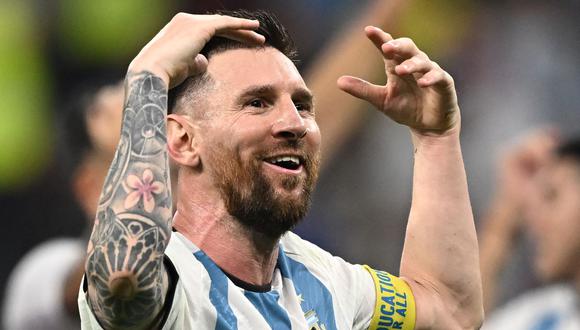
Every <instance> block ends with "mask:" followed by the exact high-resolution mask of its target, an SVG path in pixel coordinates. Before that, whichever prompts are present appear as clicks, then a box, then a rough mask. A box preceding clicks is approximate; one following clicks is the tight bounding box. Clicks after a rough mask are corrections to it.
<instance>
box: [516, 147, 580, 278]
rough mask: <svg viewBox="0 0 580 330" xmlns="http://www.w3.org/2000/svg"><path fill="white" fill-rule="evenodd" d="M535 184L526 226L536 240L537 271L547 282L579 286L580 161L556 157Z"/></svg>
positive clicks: (535, 258)
mask: <svg viewBox="0 0 580 330" xmlns="http://www.w3.org/2000/svg"><path fill="white" fill-rule="evenodd" d="M534 184H535V185H536V189H537V190H536V191H535V193H534V194H532V196H531V198H530V200H529V201H528V203H529V204H528V205H527V209H528V214H527V217H526V219H527V221H526V225H527V227H528V229H529V231H530V234H531V235H532V237H533V239H534V241H535V242H536V251H535V252H536V253H535V257H534V265H535V269H536V272H537V274H538V275H539V276H540V278H541V279H542V280H544V281H546V282H551V281H557V280H568V281H570V280H571V281H573V282H575V284H576V287H577V288H580V258H578V256H579V255H580V221H579V220H580V205H579V204H578V200H580V164H578V161H577V160H574V159H568V158H563V159H562V158H560V159H557V160H555V161H554V162H553V163H551V164H549V165H548V166H547V167H546V168H544V169H543V170H542V171H541V173H539V174H538V177H537V179H536V181H535V182H534Z"/></svg>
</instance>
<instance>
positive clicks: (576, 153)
mask: <svg viewBox="0 0 580 330" xmlns="http://www.w3.org/2000/svg"><path fill="white" fill-rule="evenodd" d="M556 155H557V156H558V157H559V158H567V159H573V160H574V161H576V162H578V163H579V164H580V136H578V137H575V138H572V139H569V140H566V141H565V142H563V143H562V144H560V145H559V146H558V148H556Z"/></svg>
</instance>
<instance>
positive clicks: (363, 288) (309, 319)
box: [79, 232, 415, 330]
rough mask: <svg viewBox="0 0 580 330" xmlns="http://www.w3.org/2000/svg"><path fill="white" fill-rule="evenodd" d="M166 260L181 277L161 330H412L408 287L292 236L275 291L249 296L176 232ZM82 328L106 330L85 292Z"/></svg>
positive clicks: (283, 250) (283, 245)
mask: <svg viewBox="0 0 580 330" xmlns="http://www.w3.org/2000/svg"><path fill="white" fill-rule="evenodd" d="M165 253H166V255H167V257H168V258H169V260H170V261H171V262H172V263H173V265H174V267H175V269H176V271H177V274H178V276H179V278H178V280H177V283H176V286H175V292H174V294H173V301H172V302H171V309H170V311H169V314H168V316H167V318H166V320H165V323H164V325H163V329H216V330H225V329H227V330H229V329H275V330H278V329H324V330H333V329H369V328H372V329H385V330H386V329H413V327H414V318H415V306H414V301H413V297H412V294H411V291H410V289H409V287H408V286H407V285H406V283H404V282H403V281H402V280H400V279H398V278H397V277H394V276H392V275H390V274H388V273H385V272H380V271H374V270H372V269H371V268H369V267H366V266H361V265H353V264H350V263H347V262H345V261H344V260H342V259H341V258H338V257H334V256H332V255H330V254H329V253H328V252H326V251H324V250H322V249H320V248H319V247H317V246H315V245H313V244H311V243H309V242H307V241H304V240H302V239H301V238H299V237H298V236H297V235H295V234H293V233H287V234H286V235H284V236H283V237H282V239H281V242H280V251H279V254H278V261H277V265H276V268H275V271H274V276H273V279H272V284H271V289H270V290H269V291H266V292H257V291H250V290H245V289H243V288H241V287H239V286H237V285H236V284H234V282H232V280H231V279H230V278H228V276H227V274H225V273H224V272H223V271H222V270H221V269H220V268H219V267H218V266H217V265H216V264H215V263H214V262H213V261H212V260H211V259H210V258H209V257H208V256H207V255H206V254H205V253H204V252H203V251H202V250H200V249H199V248H197V247H196V246H195V245H194V244H193V243H191V242H190V241H189V240H188V239H187V238H185V237H184V236H183V235H181V234H180V233H175V232H174V233H173V234H172V237H171V240H170V242H169V245H168V247H167V250H166V252H165ZM79 309H80V313H81V321H82V328H83V329H90V330H92V329H102V328H101V327H100V325H99V324H98V322H97V320H96V318H95V316H94V315H93V313H92V312H91V309H90V306H89V304H88V301H87V298H86V293H85V292H84V290H83V289H82V288H81V291H80V293H79Z"/></svg>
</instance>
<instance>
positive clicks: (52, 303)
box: [2, 84, 124, 330]
mask: <svg viewBox="0 0 580 330" xmlns="http://www.w3.org/2000/svg"><path fill="white" fill-rule="evenodd" d="M123 95H124V94H123V87H122V85H121V84H117V85H110V86H105V87H102V88H100V89H99V90H98V91H97V92H96V93H93V94H89V95H88V96H87V97H85V98H81V100H80V102H78V104H76V105H75V106H73V107H71V108H70V109H68V111H67V113H66V114H65V116H64V118H63V121H62V123H63V127H62V129H63V130H64V131H63V133H64V139H65V141H64V142H65V143H66V145H67V149H68V153H67V155H68V156H69V157H68V158H70V159H68V163H70V164H71V168H70V173H71V176H72V179H71V190H72V191H73V194H74V196H75V197H76V199H77V202H78V203H79V204H80V205H81V207H82V209H83V210H84V212H85V213H86V220H87V228H90V227H91V226H92V219H93V218H94V215H95V213H96V207H97V202H98V198H99V194H100V191H101V187H102V185H103V181H104V179H105V176H106V174H107V170H108V167H109V164H110V162H111V160H112V159H113V155H114V152H115V148H116V145H117V142H118V140H119V132H120V129H121V128H120V127H121V111H122V108H123ZM87 240H88V233H87V235H85V236H84V237H79V238H59V239H53V240H51V241H48V242H46V243H43V244H41V245H39V246H38V247H36V248H35V249H33V250H32V251H30V252H29V253H28V254H27V255H26V256H25V257H24V258H23V259H22V260H21V261H20V262H19V263H18V265H17V266H16V267H15V268H14V270H13V272H12V274H11V276H10V279H9V281H8V286H7V291H6V296H5V300H4V306H3V311H2V314H3V315H2V319H3V322H4V324H3V326H4V328H5V329H7V330H20V329H22V330H32V329H43V330H50V329H55V330H56V329H59V330H66V329H78V328H79V323H80V319H79V316H78V306H77V301H76V300H77V294H78V287H79V285H80V281H81V278H82V276H83V273H84V255H85V253H86V252H85V250H86V242H87Z"/></svg>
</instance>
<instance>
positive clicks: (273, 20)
mask: <svg viewBox="0 0 580 330" xmlns="http://www.w3.org/2000/svg"><path fill="white" fill-rule="evenodd" d="M208 14H212V13H208ZM213 14H219V15H227V16H232V17H239V18H246V19H252V20H257V21H258V22H260V27H259V28H258V29H256V32H257V33H259V34H261V35H263V36H264V37H265V39H266V40H265V42H264V44H263V45H258V46H256V45H250V44H246V43H243V42H240V41H236V40H232V39H228V38H224V37H219V36H214V37H213V38H211V39H210V41H209V42H208V43H206V45H205V46H204V47H203V49H202V50H201V52H200V54H202V55H204V56H205V57H206V58H207V59H208V60H209V59H210V58H211V57H212V56H213V55H215V54H219V53H222V52H225V51H228V50H233V49H240V48H247V49H252V48H256V49H261V48H265V47H272V48H275V49H277V50H279V51H280V52H281V53H282V54H284V55H285V56H286V57H288V58H289V59H290V60H291V61H294V62H295V61H296V59H297V56H298V51H297V49H296V46H295V44H294V41H293V40H292V37H290V34H289V33H288V31H287V30H286V28H285V27H284V26H283V25H282V24H281V23H280V21H279V20H278V18H277V17H276V15H274V14H272V13H270V12H267V11H264V10H256V11H248V10H235V11H226V10H220V11H217V12H214V13H213ZM210 82H211V77H210V76H209V75H208V74H207V73H204V74H200V75H196V76H192V77H189V78H187V79H186V80H185V81H184V82H183V83H181V84H180V85H178V86H176V87H175V88H173V89H172V90H170V91H169V97H168V109H169V112H175V111H179V109H176V107H177V108H179V106H180V104H179V103H178V100H180V99H182V98H184V97H187V96H188V95H193V94H194V92H195V91H196V90H198V89H199V88H200V87H202V86H204V85H206V84H208V83H210ZM190 101H191V100H190Z"/></svg>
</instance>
